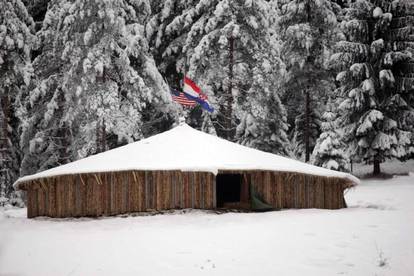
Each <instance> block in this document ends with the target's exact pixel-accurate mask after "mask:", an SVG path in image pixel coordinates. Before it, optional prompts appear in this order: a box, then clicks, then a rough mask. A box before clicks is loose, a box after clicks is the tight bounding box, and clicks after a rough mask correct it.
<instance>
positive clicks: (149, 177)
mask: <svg viewBox="0 0 414 276" xmlns="http://www.w3.org/2000/svg"><path fill="white" fill-rule="evenodd" d="M25 186H26V187H27V195H28V200H27V210H28V217H29V218H32V217H37V216H48V217H57V218H60V217H96V216H110V215H117V214H123V213H132V212H144V211H153V210H167V209H183V208H195V209H201V208H204V209H213V208H214V206H215V205H213V204H214V202H215V177H214V175H213V174H212V173H207V172H181V171H128V172H108V173H93V174H78V175H65V176H57V177H50V178H44V179H39V180H34V181H30V182H28V183H26V184H25Z"/></svg>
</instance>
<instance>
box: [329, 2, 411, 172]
mask: <svg viewBox="0 0 414 276" xmlns="http://www.w3.org/2000/svg"><path fill="white" fill-rule="evenodd" d="M391 19H392V15H391V14H390V13H384V12H383V11H382V9H381V8H379V7H376V6H375V5H373V4H372V3H371V2H369V1H366V0H360V1H356V2H352V3H350V4H349V7H348V8H347V9H346V13H345V16H344V20H343V21H342V22H341V28H342V30H343V33H344V37H343V39H342V41H340V42H339V43H338V44H337V53H335V54H334V55H333V56H332V57H331V59H332V64H334V66H335V67H336V68H337V70H338V71H340V73H339V74H338V75H337V80H338V81H339V82H340V84H341V86H340V88H339V94H340V96H341V97H342V98H343V100H342V103H341V104H340V109H341V120H342V122H343V127H344V134H345V136H344V139H345V142H346V144H347V145H348V147H349V149H351V151H350V155H351V158H352V159H353V160H355V161H360V160H362V161H365V162H368V163H373V165H374V171H373V173H374V174H375V175H376V174H379V173H380V163H381V162H383V161H384V160H385V159H387V158H391V157H399V158H400V157H402V155H404V150H403V149H402V148H405V147H406V144H407V132H405V131H404V130H403V129H401V128H400V127H399V125H398V123H397V121H396V120H395V119H396V114H397V113H398V109H399V104H400V102H399V101H396V96H397V93H396V91H395V89H394V83H395V79H394V77H393V74H392V72H391V70H390V69H389V66H388V65H387V55H388V54H389V52H387V48H386V43H385V41H384V39H383V37H385V34H386V32H387V30H388V28H389V26H390V22H391ZM401 147H402V148H401Z"/></svg>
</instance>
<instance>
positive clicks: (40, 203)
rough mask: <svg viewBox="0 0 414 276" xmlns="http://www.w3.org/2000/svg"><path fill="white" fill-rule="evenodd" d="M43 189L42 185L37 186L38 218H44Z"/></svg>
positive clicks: (44, 200) (44, 198) (44, 202)
mask: <svg viewBox="0 0 414 276" xmlns="http://www.w3.org/2000/svg"><path fill="white" fill-rule="evenodd" d="M45 193H46V192H45V189H44V187H42V185H41V184H40V185H39V189H38V191H37V204H38V214H39V216H46V215H47V213H46V196H45Z"/></svg>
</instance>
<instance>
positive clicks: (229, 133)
mask: <svg viewBox="0 0 414 276" xmlns="http://www.w3.org/2000/svg"><path fill="white" fill-rule="evenodd" d="M233 64H234V37H233V35H230V37H229V91H228V95H227V108H226V114H225V116H226V133H227V135H226V136H227V140H232V138H233V137H232V132H233V130H232V113H233Z"/></svg>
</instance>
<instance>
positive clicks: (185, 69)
mask: <svg viewBox="0 0 414 276" xmlns="http://www.w3.org/2000/svg"><path fill="white" fill-rule="evenodd" d="M187 62H188V56H187V55H185V59H184V75H183V76H182V79H181V91H184V79H185V76H186V75H187ZM185 115H186V112H185V110H184V107H181V116H180V117H181V118H180V123H181V122H182V121H184V122H185V121H186V116H185Z"/></svg>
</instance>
